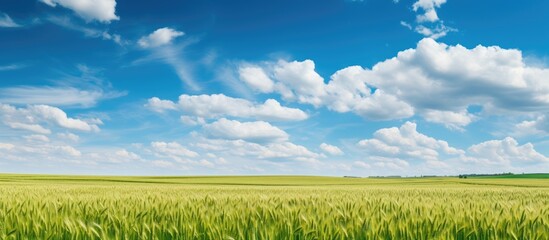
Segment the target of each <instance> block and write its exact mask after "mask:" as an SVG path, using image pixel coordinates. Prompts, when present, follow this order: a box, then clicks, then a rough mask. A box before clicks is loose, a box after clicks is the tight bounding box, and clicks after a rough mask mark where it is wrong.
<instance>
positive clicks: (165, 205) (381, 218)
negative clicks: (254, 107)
mask: <svg viewBox="0 0 549 240" xmlns="http://www.w3.org/2000/svg"><path fill="white" fill-rule="evenodd" d="M0 239H532V240H533V239H544V240H546V239H549V179H548V178H547V175H543V174H540V175H539V176H531V177H524V178H517V177H516V176H515V177H513V178H501V177H494V178H490V177H478V178H467V179H459V178H457V177H433V178H401V179H399V178H394V179H392V178H342V177H309V176H250V177H234V176H233V177H86V176H55V175H50V176H48V175H9V174H0Z"/></svg>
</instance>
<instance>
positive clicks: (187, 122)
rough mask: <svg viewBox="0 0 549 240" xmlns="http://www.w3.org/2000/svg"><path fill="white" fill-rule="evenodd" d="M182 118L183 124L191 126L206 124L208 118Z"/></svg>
mask: <svg viewBox="0 0 549 240" xmlns="http://www.w3.org/2000/svg"><path fill="white" fill-rule="evenodd" d="M180 119H181V122H182V123H183V124H185V125H189V126H196V125H204V124H206V120H204V118H201V117H193V116H181V118H180Z"/></svg>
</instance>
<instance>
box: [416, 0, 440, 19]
mask: <svg viewBox="0 0 549 240" xmlns="http://www.w3.org/2000/svg"><path fill="white" fill-rule="evenodd" d="M444 3H446V0H418V1H417V2H415V3H414V5H412V8H413V9H414V11H416V12H417V11H418V10H420V9H421V10H423V14H420V15H418V16H417V21H418V22H436V21H438V20H439V18H438V15H437V12H436V11H435V8H439V7H440V6H441V5H442V4H444Z"/></svg>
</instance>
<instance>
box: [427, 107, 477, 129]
mask: <svg viewBox="0 0 549 240" xmlns="http://www.w3.org/2000/svg"><path fill="white" fill-rule="evenodd" d="M423 117H424V118H425V120H427V121H429V122H433V123H440V124H443V125H444V126H446V127H447V128H449V129H455V130H460V131H463V130H464V129H463V127H464V126H467V125H469V123H471V122H473V120H474V119H475V116H474V115H473V114H470V113H468V112H467V111H466V110H463V111H461V112H452V111H437V110H425V111H424V112H423Z"/></svg>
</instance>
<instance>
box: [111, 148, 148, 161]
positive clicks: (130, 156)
mask: <svg viewBox="0 0 549 240" xmlns="http://www.w3.org/2000/svg"><path fill="white" fill-rule="evenodd" d="M114 155H116V157H117V158H118V159H123V160H126V161H135V160H140V159H141V157H140V156H139V155H137V154H136V153H133V152H130V151H128V150H126V149H121V150H118V151H116V152H114Z"/></svg>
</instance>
